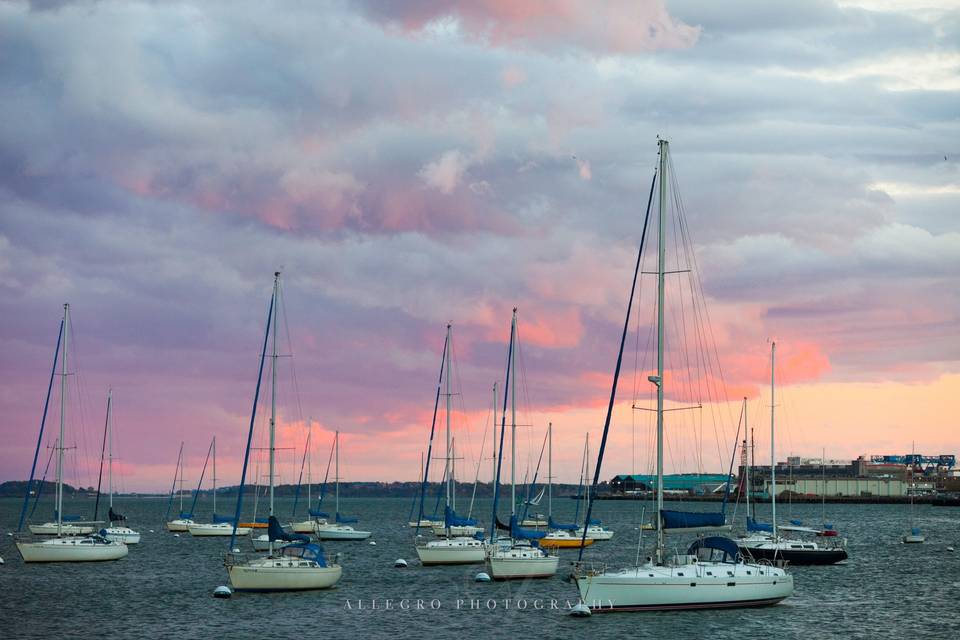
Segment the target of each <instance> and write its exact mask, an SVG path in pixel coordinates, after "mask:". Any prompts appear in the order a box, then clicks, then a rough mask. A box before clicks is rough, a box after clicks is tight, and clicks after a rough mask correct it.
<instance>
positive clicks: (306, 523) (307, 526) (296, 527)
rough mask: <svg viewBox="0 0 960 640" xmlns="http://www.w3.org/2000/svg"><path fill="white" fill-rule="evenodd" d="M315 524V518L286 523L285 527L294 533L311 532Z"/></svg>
mask: <svg viewBox="0 0 960 640" xmlns="http://www.w3.org/2000/svg"><path fill="white" fill-rule="evenodd" d="M316 526H317V522H316V520H302V521H300V522H291V523H290V524H288V525H286V528H287V529H290V530H291V531H293V532H294V533H313V529H314V527H316Z"/></svg>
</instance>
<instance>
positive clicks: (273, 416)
mask: <svg viewBox="0 0 960 640" xmlns="http://www.w3.org/2000/svg"><path fill="white" fill-rule="evenodd" d="M279 291H280V272H279V271H275V272H274V274H273V355H272V356H271V358H273V360H272V361H271V362H272V367H271V369H270V373H271V375H270V471H269V474H270V515H271V516H272V515H273V466H274V443H275V442H276V430H277V307H278V306H280V305H279V304H277V303H278V302H279V300H278V299H277V294H278V293H279ZM270 555H273V544H272V543H271V544H270Z"/></svg>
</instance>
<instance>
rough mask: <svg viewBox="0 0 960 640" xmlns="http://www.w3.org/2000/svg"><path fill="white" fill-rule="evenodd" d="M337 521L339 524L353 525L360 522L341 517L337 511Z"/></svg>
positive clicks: (356, 519)
mask: <svg viewBox="0 0 960 640" xmlns="http://www.w3.org/2000/svg"><path fill="white" fill-rule="evenodd" d="M336 519H337V524H353V523H354V522H360V520H359V519H358V518H353V517H349V516H342V515H340V512H339V511H337V518H336Z"/></svg>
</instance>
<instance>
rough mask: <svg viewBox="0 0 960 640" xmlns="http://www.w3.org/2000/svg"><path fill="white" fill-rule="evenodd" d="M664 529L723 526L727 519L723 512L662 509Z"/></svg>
mask: <svg viewBox="0 0 960 640" xmlns="http://www.w3.org/2000/svg"><path fill="white" fill-rule="evenodd" d="M660 517H661V518H663V528H664V529H702V528H706V527H722V526H724V525H725V524H726V521H725V519H724V517H723V514H722V513H700V512H695V511H670V510H668V509H661V510H660Z"/></svg>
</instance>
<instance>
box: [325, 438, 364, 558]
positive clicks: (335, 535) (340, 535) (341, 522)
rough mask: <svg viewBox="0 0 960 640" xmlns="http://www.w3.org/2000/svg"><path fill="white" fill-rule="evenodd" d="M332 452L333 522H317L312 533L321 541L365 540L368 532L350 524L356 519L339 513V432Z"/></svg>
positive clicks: (334, 439)
mask: <svg viewBox="0 0 960 640" xmlns="http://www.w3.org/2000/svg"><path fill="white" fill-rule="evenodd" d="M333 450H334V460H335V467H334V478H333V480H334V483H335V484H334V486H335V489H334V494H335V496H336V498H335V509H334V512H333V515H334V519H333V522H328V521H327V520H318V521H317V522H316V524H315V525H314V532H315V533H316V534H317V537H318V538H320V539H321V540H366V539H367V538H369V537H370V534H371V532H370V531H360V530H359V529H354V528H353V527H351V526H350V525H351V524H354V523H356V522H357V518H353V517H348V516H344V515H342V514H341V513H340V432H339V431H337V432H336V434H335V435H334V438H333Z"/></svg>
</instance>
